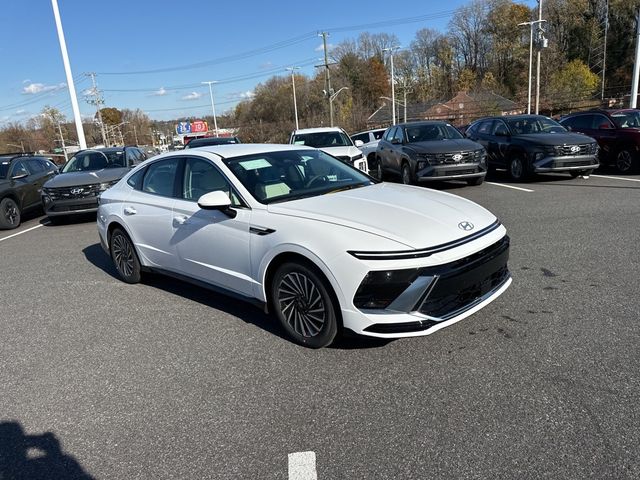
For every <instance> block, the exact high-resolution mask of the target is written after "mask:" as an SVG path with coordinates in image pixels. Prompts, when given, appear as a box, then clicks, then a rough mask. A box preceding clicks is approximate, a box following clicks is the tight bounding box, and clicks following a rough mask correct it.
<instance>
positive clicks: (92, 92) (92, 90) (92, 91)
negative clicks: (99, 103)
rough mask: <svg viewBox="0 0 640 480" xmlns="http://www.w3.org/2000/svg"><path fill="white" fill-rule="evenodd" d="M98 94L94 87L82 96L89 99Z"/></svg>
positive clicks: (85, 91)
mask: <svg viewBox="0 0 640 480" xmlns="http://www.w3.org/2000/svg"><path fill="white" fill-rule="evenodd" d="M95 94H96V89H95V88H93V87H90V88H87V89H86V90H83V91H82V95H85V96H87V97H90V96H93V95H95Z"/></svg>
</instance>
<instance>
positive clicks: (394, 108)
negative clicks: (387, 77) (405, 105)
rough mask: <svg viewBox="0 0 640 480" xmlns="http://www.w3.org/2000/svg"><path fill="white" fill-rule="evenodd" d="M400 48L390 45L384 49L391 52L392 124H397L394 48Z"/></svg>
mask: <svg viewBox="0 0 640 480" xmlns="http://www.w3.org/2000/svg"><path fill="white" fill-rule="evenodd" d="M398 48H400V47H399V46H396V47H389V48H383V49H382V51H383V52H389V58H390V61H391V118H392V125H395V124H396V86H395V81H394V78H393V50H394V49H395V50H397V49H398Z"/></svg>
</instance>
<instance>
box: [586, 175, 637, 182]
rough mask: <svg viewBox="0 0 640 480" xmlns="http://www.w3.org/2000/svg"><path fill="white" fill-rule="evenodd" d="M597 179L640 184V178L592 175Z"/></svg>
mask: <svg viewBox="0 0 640 480" xmlns="http://www.w3.org/2000/svg"><path fill="white" fill-rule="evenodd" d="M591 176H592V177H596V178H609V179H611V180H626V181H627V182H640V178H625V177H610V176H608V175H593V174H592V175H591Z"/></svg>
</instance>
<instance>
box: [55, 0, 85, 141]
mask: <svg viewBox="0 0 640 480" xmlns="http://www.w3.org/2000/svg"><path fill="white" fill-rule="evenodd" d="M51 6H52V7H53V16H54V17H55V20H56V28H57V30H58V41H59V42H60V51H61V52H62V63H64V72H65V74H66V76H67V85H68V86H69V96H70V97H71V107H72V110H73V119H74V120H75V123H76V131H77V132H78V143H79V144H80V148H81V149H85V148H87V141H86V139H85V138H84V129H83V128H82V117H81V116H80V108H79V107H78V97H76V87H75V85H74V83H73V75H72V74H71V64H70V63H69V54H68V53H67V42H66V41H65V39H64V31H63V30H62V20H61V19H60V10H58V0H51Z"/></svg>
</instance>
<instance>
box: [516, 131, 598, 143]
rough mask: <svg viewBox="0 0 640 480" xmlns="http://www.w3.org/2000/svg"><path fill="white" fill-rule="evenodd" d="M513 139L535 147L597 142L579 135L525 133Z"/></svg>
mask: <svg viewBox="0 0 640 480" xmlns="http://www.w3.org/2000/svg"><path fill="white" fill-rule="evenodd" d="M513 138H517V139H518V140H522V141H524V142H526V143H531V144H535V145H576V144H580V143H594V142H595V140H593V139H592V138H590V137H587V136H585V135H582V134H579V133H525V134H522V135H514V137H513Z"/></svg>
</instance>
